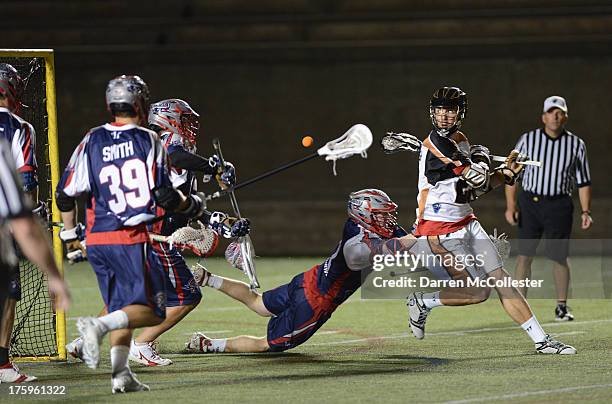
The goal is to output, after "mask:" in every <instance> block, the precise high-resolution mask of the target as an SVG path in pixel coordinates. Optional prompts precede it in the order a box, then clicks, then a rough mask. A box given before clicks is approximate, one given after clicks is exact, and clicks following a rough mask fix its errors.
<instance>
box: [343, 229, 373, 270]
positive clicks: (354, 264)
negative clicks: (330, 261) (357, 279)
mask: <svg viewBox="0 0 612 404" xmlns="http://www.w3.org/2000/svg"><path fill="white" fill-rule="evenodd" d="M342 253H343V254H344V260H345V261H346V266H348V267H349V269H350V270H351V271H361V270H364V269H366V268H369V267H371V266H372V263H371V262H370V255H371V253H372V250H371V249H370V247H369V246H368V245H367V244H366V243H364V242H363V241H361V236H356V237H353V238H352V239H350V240H348V241H347V242H346V243H345V244H344V247H343V248H342Z"/></svg>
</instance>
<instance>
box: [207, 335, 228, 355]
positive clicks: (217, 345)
mask: <svg viewBox="0 0 612 404" xmlns="http://www.w3.org/2000/svg"><path fill="white" fill-rule="evenodd" d="M225 345H227V338H219V339H211V340H210V348H209V349H208V350H209V351H212V352H225Z"/></svg>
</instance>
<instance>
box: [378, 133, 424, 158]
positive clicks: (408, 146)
mask: <svg viewBox="0 0 612 404" xmlns="http://www.w3.org/2000/svg"><path fill="white" fill-rule="evenodd" d="M421 145H422V143H421V141H420V140H419V139H418V138H417V137H416V136H413V135H410V134H408V133H394V132H387V134H386V135H385V136H383V138H382V139H381V140H380V147H381V148H382V150H383V152H385V153H386V154H393V153H397V152H399V151H403V150H407V151H411V152H418V151H419V150H420V149H421Z"/></svg>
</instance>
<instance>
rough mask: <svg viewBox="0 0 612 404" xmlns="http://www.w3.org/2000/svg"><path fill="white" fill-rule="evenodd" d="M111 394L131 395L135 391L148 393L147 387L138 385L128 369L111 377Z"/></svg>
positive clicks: (138, 382)
mask: <svg viewBox="0 0 612 404" xmlns="http://www.w3.org/2000/svg"><path fill="white" fill-rule="evenodd" d="M112 384H113V390H112V391H113V394H115V393H132V392H135V391H149V390H151V389H150V388H149V386H147V385H146V384H144V383H140V381H139V380H138V379H136V375H135V374H134V373H132V371H131V370H130V369H125V370H124V371H122V372H121V373H120V374H118V375H116V376H113V379H112Z"/></svg>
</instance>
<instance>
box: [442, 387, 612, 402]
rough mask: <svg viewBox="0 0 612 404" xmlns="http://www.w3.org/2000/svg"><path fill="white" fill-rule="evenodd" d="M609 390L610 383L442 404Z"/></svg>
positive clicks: (476, 398)
mask: <svg viewBox="0 0 612 404" xmlns="http://www.w3.org/2000/svg"><path fill="white" fill-rule="evenodd" d="M609 388H612V383H607V384H590V385H585V386H573V387H563V388H560V389H550V390H537V391H524V392H522V393H514V394H504V395H501V396H488V397H474V398H468V399H465V400H455V401H444V402H443V404H465V403H479V402H483V401H498V400H510V399H513V398H523V397H530V396H540V395H546V394H558V393H570V392H573V391H580V390H593V389H609Z"/></svg>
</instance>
